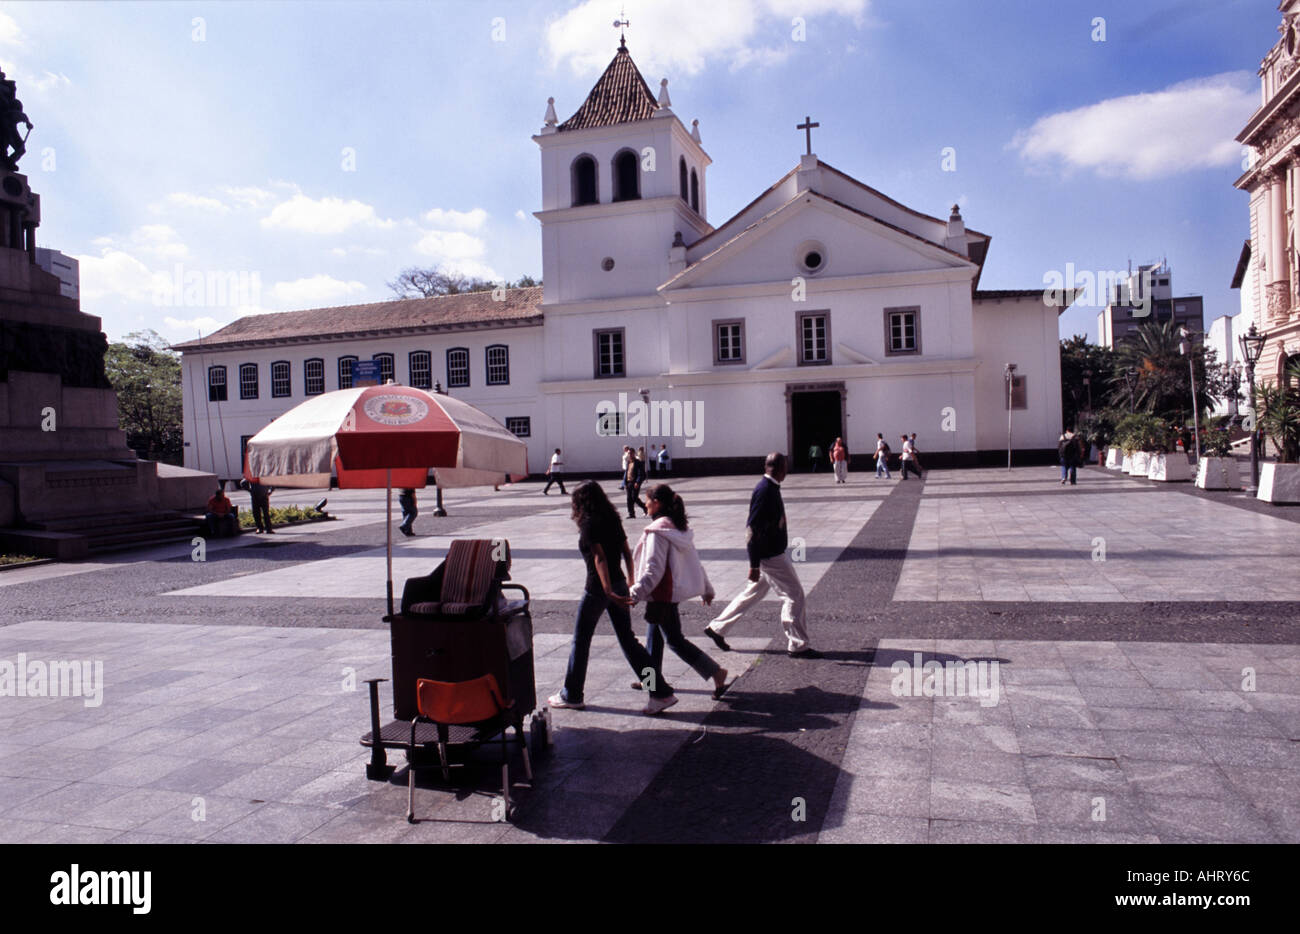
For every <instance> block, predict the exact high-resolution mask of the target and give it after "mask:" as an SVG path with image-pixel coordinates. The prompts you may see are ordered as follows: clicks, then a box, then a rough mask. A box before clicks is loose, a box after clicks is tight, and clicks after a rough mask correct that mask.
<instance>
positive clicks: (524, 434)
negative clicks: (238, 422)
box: [239, 415, 533, 464]
mask: <svg viewBox="0 0 1300 934" xmlns="http://www.w3.org/2000/svg"><path fill="white" fill-rule="evenodd" d="M506 429H507V430H509V431H512V432H514V433H515V435H516V436H517V437H520V438H528V437H531V436H532V433H533V427H532V418H531V417H530V416H527V415H522V416H513V415H512V416H510V417H509V418H507V419H506ZM252 438H253V436H252V435H240V436H239V462H240V463H241V464H242V463H244V461H245V459H246V458H247V456H248V442H249V441H250V440H252Z"/></svg>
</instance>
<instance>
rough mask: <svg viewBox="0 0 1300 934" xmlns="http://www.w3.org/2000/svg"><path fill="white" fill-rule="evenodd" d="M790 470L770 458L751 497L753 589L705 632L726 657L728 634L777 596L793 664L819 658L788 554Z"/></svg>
mask: <svg viewBox="0 0 1300 934" xmlns="http://www.w3.org/2000/svg"><path fill="white" fill-rule="evenodd" d="M788 470H789V461H788V460H787V458H786V456H785V455H784V454H777V453H772V454H769V455H767V463H766V472H765V473H764V475H763V479H762V480H760V481H758V485H757V486H756V487H754V494H753V496H751V497H750V500H749V521H748V522H747V523H746V536H747V543H746V549H747V550H748V552H749V583H748V584H747V585H746V587H745V589H744V590H743V591H742V592H741V594H740V596H738V597H736V599H734V600H732V601H731V603H730V604H729V605H728V606H727V608H726V609H725V610H723V611H722V614H721V615H720V616H718V617H717V618H716V619H715V620H714V621H713V622H711V623H709V625H708V626H707V627H705V630H704V634H705V635H706V636H708V637H709V638H710V639H712V640H713V641H714V643H715V644H716V645H717V646H718V648H720V649H722V650H723V651H724V652H730V651H731V646H729V645H727V640H726V639H724V638H723V635H724V634H725V633H726V631H727V630H728V629H730V628H731V627H732V626H733V625H734V624H735V622H736V620H738V619H740V617H742V616H744V615H745V611H746V610H748V609H749V608H750V607H752V606H753V605H754V604H755V603H758V601H760V600H762V599H763V597H765V596H767V592H768V591H769V590H775V591H776V592H777V595H778V596H780V597H781V601H782V602H781V626H782V628H783V629H784V630H785V637H786V640H787V646H786V652H787V653H788V654H789V655H790V656H791V657H792V658H817V657H820V656H819V654H818V653H817V652H816V651H814V650H813V648H812V646H811V645H809V644H808V630H807V627H806V621H805V618H804V609H805V608H804V593H803V585H802V584H800V583H799V576H798V575H797V574H796V573H795V570H794V562H792V561H791V560H790V556H789V555H787V554H786V553H785V549H786V546H787V545H788V544H789V541H788V539H787V534H786V526H785V503H784V501H783V500H782V499H781V481H783V480H784V479H785V477H786V473H787V472H788Z"/></svg>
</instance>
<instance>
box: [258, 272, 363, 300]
mask: <svg viewBox="0 0 1300 934" xmlns="http://www.w3.org/2000/svg"><path fill="white" fill-rule="evenodd" d="M365 290H366V286H365V283H363V282H357V281H355V280H353V281H350V282H344V281H342V280H341V279H335V278H334V277H333V276H329V275H326V274H324V273H320V274H318V275H315V276H311V277H310V278H306V279H295V280H294V281H292V282H277V283H276V284H275V285H273V286H272V287H271V295H272V297H274V298H275V299H276V300H277V301H280V302H284V303H285V304H286V305H295V306H298V307H303V308H308V307H324V306H328V305H330V304H334V303H337V302H338V301H339V300H340V299H343V298H347V297H348V296H351V295H356V294H357V293H360V292H364V291H365Z"/></svg>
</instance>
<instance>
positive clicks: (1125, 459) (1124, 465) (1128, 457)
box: [1119, 454, 1133, 473]
mask: <svg viewBox="0 0 1300 934" xmlns="http://www.w3.org/2000/svg"><path fill="white" fill-rule="evenodd" d="M1119 469H1120V470H1122V471H1124V473H1132V472H1133V455H1132V454H1121V455H1120V460H1119Z"/></svg>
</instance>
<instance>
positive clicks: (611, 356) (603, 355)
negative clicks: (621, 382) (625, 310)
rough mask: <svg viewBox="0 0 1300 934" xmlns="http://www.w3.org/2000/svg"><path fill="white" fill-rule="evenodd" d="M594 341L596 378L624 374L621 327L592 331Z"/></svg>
mask: <svg viewBox="0 0 1300 934" xmlns="http://www.w3.org/2000/svg"><path fill="white" fill-rule="evenodd" d="M593 334H594V335H595V343H596V360H595V364H596V365H595V372H596V379H607V378H609V377H612V376H624V375H626V367H625V361H624V358H623V328H610V329H608V330H603V331H594V332H593Z"/></svg>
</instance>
